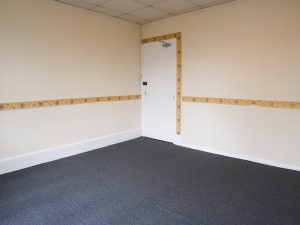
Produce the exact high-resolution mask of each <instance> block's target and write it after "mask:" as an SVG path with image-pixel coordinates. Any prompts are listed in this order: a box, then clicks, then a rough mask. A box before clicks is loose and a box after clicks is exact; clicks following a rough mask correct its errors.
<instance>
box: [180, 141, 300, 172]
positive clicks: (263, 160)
mask: <svg viewBox="0 0 300 225" xmlns="http://www.w3.org/2000/svg"><path fill="white" fill-rule="evenodd" d="M179 145H180V146H182V147H185V148H190V149H194V150H199V151H203V152H208V153H212V154H216V155H222V156H227V157H231V158H235V159H242V160H247V161H250V162H255V163H260V164H264V165H268V166H274V167H279V168H283V169H289V170H296V171H300V166H296V165H289V164H284V163H278V162H273V161H269V160H265V159H258V158H254V157H250V156H245V155H240V154H235V153H230V152H224V151H219V150H215V149H210V148H207V147H201V146H195V145H189V144H182V143H181V144H179Z"/></svg>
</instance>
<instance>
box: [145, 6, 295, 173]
mask: <svg viewBox="0 0 300 225" xmlns="http://www.w3.org/2000/svg"><path fill="white" fill-rule="evenodd" d="M299 12H300V1H298V0H237V1H234V2H231V3H226V4H223V5H219V6H215V7H211V8H207V9H203V10H199V11H196V12H193V13H188V14H184V15H180V16H176V17H172V18H169V19H165V20H162V21H157V22H154V23H150V24H146V25H144V26H142V37H143V38H147V37H152V36H157V35H162V34H167V33H173V32H182V41H183V43H182V48H183V52H182V53H183V59H182V67H183V78H182V81H183V83H182V89H183V93H182V94H183V96H200V97H202V96H203V97H221V98H242V99H261V100H287V101H300V92H299V83H300V76H299V74H300V67H299V65H300V60H299V59H300V45H299V40H300V26H299V21H300V13H299ZM182 111H183V117H182V142H183V144H184V145H190V146H197V147H198V148H202V149H210V150H217V151H221V152H223V153H225V154H228V155H240V156H244V157H248V158H255V159H259V160H265V161H271V162H274V163H275V164H276V163H277V164H286V165H289V166H290V167H298V168H299V166H300V152H299V149H300V141H299V137H300V111H299V110H292V109H272V108H262V107H256V106H248V107H243V106H228V105H211V104H199V103H183V108H182Z"/></svg>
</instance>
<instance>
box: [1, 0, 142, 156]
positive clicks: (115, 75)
mask: <svg viewBox="0 0 300 225" xmlns="http://www.w3.org/2000/svg"><path fill="white" fill-rule="evenodd" d="M0 32H1V34H0V49H1V50H0V102H1V103H4V102H15V101H16V102H18V101H32V100H47V99H61V98H77V97H97V96H109V95H132V94H133V95H135V94H139V93H140V85H139V74H140V26H139V25H136V24H132V23H129V22H125V21H121V20H117V19H114V18H111V17H108V16H104V15H100V14H97V13H94V12H91V11H87V10H83V9H79V8H76V7H73V6H69V5H65V4H61V3H58V2H55V1H52V0H22V1H20V0H1V1H0ZM136 128H140V101H136V100H135V101H124V102H113V103H112V102H108V103H95V104H84V105H72V106H62V107H52V108H39V109H27V110H16V111H1V112H0V159H1V158H2V159H3V158H7V157H11V156H15V155H19V154H24V153H29V152H35V151H39V150H43V149H46V148H51V147H56V146H60V145H64V144H71V143H74V142H78V141H83V140H87V139H91V138H96V137H100V136H103V135H109V134H113V133H118V132H122V131H126V130H131V129H136Z"/></svg>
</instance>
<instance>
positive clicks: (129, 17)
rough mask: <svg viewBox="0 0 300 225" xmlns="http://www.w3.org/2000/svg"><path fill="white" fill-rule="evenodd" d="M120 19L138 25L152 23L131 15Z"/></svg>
mask: <svg viewBox="0 0 300 225" xmlns="http://www.w3.org/2000/svg"><path fill="white" fill-rule="evenodd" d="M118 18H120V19H124V20H127V21H130V22H133V23H138V24H145V23H148V22H150V21H148V20H146V19H143V18H139V17H136V16H132V15H129V14H126V15H122V16H120V17H118Z"/></svg>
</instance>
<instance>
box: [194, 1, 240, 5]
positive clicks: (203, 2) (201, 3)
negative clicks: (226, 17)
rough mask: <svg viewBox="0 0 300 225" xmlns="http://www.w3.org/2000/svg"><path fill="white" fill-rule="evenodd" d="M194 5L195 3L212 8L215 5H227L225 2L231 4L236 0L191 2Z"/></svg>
mask: <svg viewBox="0 0 300 225" xmlns="http://www.w3.org/2000/svg"><path fill="white" fill-rule="evenodd" d="M189 1H190V2H192V3H195V4H197V5H199V6H211V5H215V4H220V3H225V2H231V1H234V0H189Z"/></svg>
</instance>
